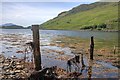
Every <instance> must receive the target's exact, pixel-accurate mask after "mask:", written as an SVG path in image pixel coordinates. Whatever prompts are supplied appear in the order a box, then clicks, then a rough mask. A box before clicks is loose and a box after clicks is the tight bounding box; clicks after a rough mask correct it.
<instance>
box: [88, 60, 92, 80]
mask: <svg viewBox="0 0 120 80" xmlns="http://www.w3.org/2000/svg"><path fill="white" fill-rule="evenodd" d="M92 65H93V60H89V66H88V80H91V77H92Z"/></svg>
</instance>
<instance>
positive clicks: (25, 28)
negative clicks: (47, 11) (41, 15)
mask: <svg viewBox="0 0 120 80" xmlns="http://www.w3.org/2000/svg"><path fill="white" fill-rule="evenodd" d="M0 29H1V30H2V29H6V28H0ZM16 29H17V28H16ZM21 29H30V28H21ZM10 30H11V29H10ZM40 30H63V31H94V32H97V31H99V32H119V31H120V30H66V29H40Z"/></svg>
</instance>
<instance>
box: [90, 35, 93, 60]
mask: <svg viewBox="0 0 120 80" xmlns="http://www.w3.org/2000/svg"><path fill="white" fill-rule="evenodd" d="M93 52H94V38H93V36H92V37H91V43H90V59H91V60H93Z"/></svg>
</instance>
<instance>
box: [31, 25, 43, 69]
mask: <svg viewBox="0 0 120 80" xmlns="http://www.w3.org/2000/svg"><path fill="white" fill-rule="evenodd" d="M32 31H33V44H34V46H33V55H34V63H35V70H36V71H38V70H41V68H42V67H41V54H40V46H39V25H32Z"/></svg>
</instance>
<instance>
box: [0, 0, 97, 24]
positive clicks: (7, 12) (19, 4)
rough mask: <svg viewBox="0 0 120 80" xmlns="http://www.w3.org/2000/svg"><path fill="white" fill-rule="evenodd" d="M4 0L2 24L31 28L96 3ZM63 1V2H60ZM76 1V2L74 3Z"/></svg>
mask: <svg viewBox="0 0 120 80" xmlns="http://www.w3.org/2000/svg"><path fill="white" fill-rule="evenodd" d="M32 1H33V0H29V2H28V0H26V1H24V2H23V0H11V2H10V0H4V1H2V10H0V11H1V13H0V16H2V22H1V23H0V24H4V23H14V24H18V25H22V26H30V25H32V24H41V23H43V22H45V21H47V20H49V19H52V18H54V17H56V16H57V15H58V14H59V13H60V12H63V11H67V10H70V9H72V8H73V7H76V6H78V5H80V4H88V3H93V2H96V1H95V0H91V1H90V0H89V1H87V0H84V2H83V1H82V0H81V2H80V1H78V0H64V2H63V0H58V1H55V0H50V1H49V2H48V0H44V2H43V1H42V0H40V1H38V0H34V2H32ZM60 1H61V2H60ZM72 1H76V2H72Z"/></svg>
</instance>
